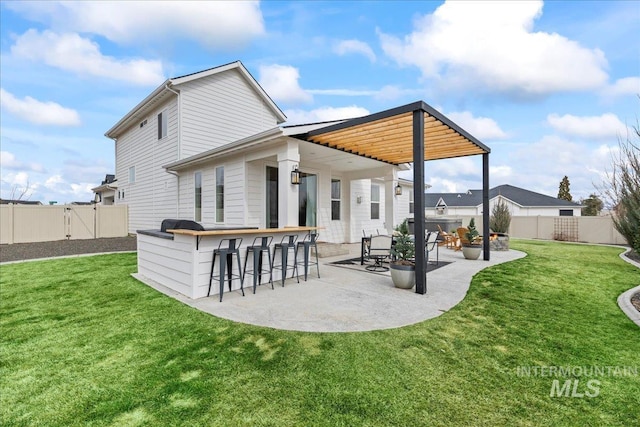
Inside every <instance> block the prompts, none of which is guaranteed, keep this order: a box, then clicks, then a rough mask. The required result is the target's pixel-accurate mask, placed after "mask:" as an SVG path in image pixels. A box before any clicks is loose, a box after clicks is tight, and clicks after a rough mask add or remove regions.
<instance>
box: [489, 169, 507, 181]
mask: <svg viewBox="0 0 640 427" xmlns="http://www.w3.org/2000/svg"><path fill="white" fill-rule="evenodd" d="M489 176H490V177H491V179H492V180H493V179H497V180H508V179H509V178H511V177H513V168H512V167H511V166H508V165H499V166H489Z"/></svg>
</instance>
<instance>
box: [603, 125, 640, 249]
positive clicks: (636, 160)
mask: <svg viewBox="0 0 640 427" xmlns="http://www.w3.org/2000/svg"><path fill="white" fill-rule="evenodd" d="M632 134H633V135H635V139H636V140H637V141H636V143H634V142H632V141H631V136H630V135H629V134H627V138H626V140H623V139H622V138H619V139H618V150H617V151H614V152H612V156H611V169H610V170H608V171H607V173H606V180H605V182H603V185H602V188H601V192H602V194H603V195H604V197H605V198H606V202H607V203H608V204H609V205H610V206H611V207H612V211H613V213H612V217H613V224H614V226H615V227H616V229H617V230H618V231H619V232H620V234H622V236H623V237H624V238H625V240H626V241H627V243H628V244H629V246H631V247H632V248H633V249H634V250H635V251H636V253H639V254H640V125H638V124H636V126H634V128H633V132H632Z"/></svg>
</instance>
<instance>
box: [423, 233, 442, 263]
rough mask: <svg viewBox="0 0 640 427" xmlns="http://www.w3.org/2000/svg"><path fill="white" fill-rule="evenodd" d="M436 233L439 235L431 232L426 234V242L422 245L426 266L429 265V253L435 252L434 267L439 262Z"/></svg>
mask: <svg viewBox="0 0 640 427" xmlns="http://www.w3.org/2000/svg"><path fill="white" fill-rule="evenodd" d="M438 233H439V232H438V231H431V232H429V233H427V238H426V239H425V240H426V241H425V245H424V250H425V256H426V261H427V264H428V263H429V252H433V251H434V250H435V251H436V266H438V263H439V262H440V251H439V246H438Z"/></svg>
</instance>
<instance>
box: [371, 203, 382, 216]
mask: <svg viewBox="0 0 640 427" xmlns="http://www.w3.org/2000/svg"><path fill="white" fill-rule="evenodd" d="M371 219H380V204H379V203H371Z"/></svg>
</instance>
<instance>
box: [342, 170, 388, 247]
mask: <svg viewBox="0 0 640 427" xmlns="http://www.w3.org/2000/svg"><path fill="white" fill-rule="evenodd" d="M372 184H375V185H379V186H380V219H371V185H372ZM359 197H361V198H362V199H361V203H358V198H359ZM350 198H351V206H352V210H351V217H350V231H351V242H355V241H359V240H360V238H361V237H362V236H363V232H364V234H366V235H368V236H369V235H372V234H378V233H380V234H386V233H387V229H386V226H385V222H384V221H385V203H384V200H385V185H384V181H381V180H370V179H358V180H354V181H351V197H350Z"/></svg>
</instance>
